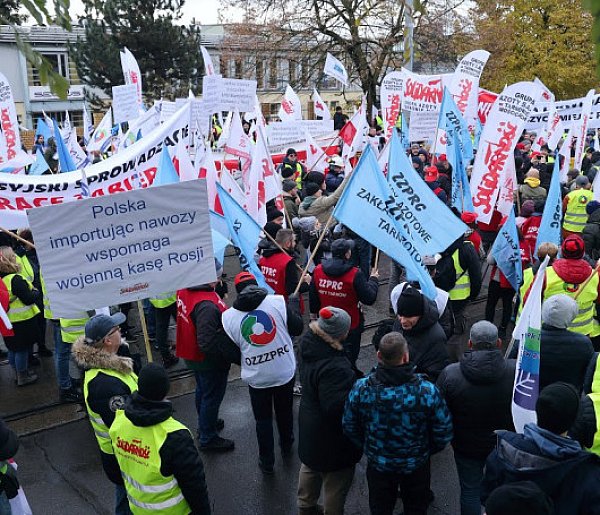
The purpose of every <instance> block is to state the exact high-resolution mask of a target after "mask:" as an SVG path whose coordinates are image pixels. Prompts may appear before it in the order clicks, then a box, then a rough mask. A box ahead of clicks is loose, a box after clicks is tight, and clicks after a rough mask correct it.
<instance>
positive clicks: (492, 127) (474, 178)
mask: <svg viewBox="0 0 600 515" xmlns="http://www.w3.org/2000/svg"><path fill="white" fill-rule="evenodd" d="M540 95H541V90H540V88H539V87H538V86H537V85H535V84H534V83H533V82H518V83H516V84H512V85H510V86H507V87H506V88H504V91H502V93H501V94H500V96H499V97H498V99H497V100H496V102H495V103H494V105H493V107H492V110H491V111H490V115H489V117H488V123H486V124H485V127H484V128H483V131H482V133H481V138H480V142H479V149H478V151H477V156H476V157H475V163H474V164H473V173H472V174H471V194H472V196H473V207H474V209H475V212H476V213H477V219H478V220H479V221H480V222H483V223H489V222H490V220H491V218H492V215H493V213H494V208H495V207H496V201H497V200H498V196H499V195H500V191H501V190H502V189H503V188H504V186H505V184H506V182H507V181H506V177H507V173H508V167H507V161H509V160H512V159H514V157H513V152H514V149H515V146H516V145H517V142H518V140H519V137H520V136H521V133H522V132H523V128H524V127H525V124H526V123H527V120H528V119H529V113H530V112H531V110H532V109H533V106H534V104H535V102H536V101H537V100H538V99H539V97H540Z"/></svg>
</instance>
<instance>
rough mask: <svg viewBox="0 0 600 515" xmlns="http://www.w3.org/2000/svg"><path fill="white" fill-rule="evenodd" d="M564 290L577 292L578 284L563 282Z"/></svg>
mask: <svg viewBox="0 0 600 515" xmlns="http://www.w3.org/2000/svg"><path fill="white" fill-rule="evenodd" d="M564 290H565V291H566V292H568V293H577V290H579V285H578V284H571V283H565V284H564Z"/></svg>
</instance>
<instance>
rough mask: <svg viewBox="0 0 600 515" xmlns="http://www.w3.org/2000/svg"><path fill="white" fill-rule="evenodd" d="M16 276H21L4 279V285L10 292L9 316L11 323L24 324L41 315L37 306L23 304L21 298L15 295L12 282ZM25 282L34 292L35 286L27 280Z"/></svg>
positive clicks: (5, 277)
mask: <svg viewBox="0 0 600 515" xmlns="http://www.w3.org/2000/svg"><path fill="white" fill-rule="evenodd" d="M15 275H20V274H8V275H5V276H4V277H3V278H2V280H3V281H4V284H5V285H6V289H7V290H8V295H9V297H8V298H9V302H10V305H9V306H8V313H7V314H8V319H9V320H10V321H11V322H24V321H25V320H29V319H30V318H33V317H34V316H35V315H37V314H39V312H40V310H39V308H38V307H37V306H36V305H35V304H30V305H29V306H28V305H27V304H25V303H23V301H22V300H21V299H19V297H17V296H16V295H14V294H13V292H12V280H13V277H14V276H15ZM25 282H26V283H27V286H29V289H31V290H32V289H33V285H32V284H31V283H30V282H29V281H28V280H27V279H25Z"/></svg>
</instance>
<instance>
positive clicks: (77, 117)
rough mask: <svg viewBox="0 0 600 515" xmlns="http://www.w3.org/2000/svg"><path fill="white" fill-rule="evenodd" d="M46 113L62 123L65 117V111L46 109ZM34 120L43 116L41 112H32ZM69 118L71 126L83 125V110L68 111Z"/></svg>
mask: <svg viewBox="0 0 600 515" xmlns="http://www.w3.org/2000/svg"><path fill="white" fill-rule="evenodd" d="M46 114H47V115H48V116H49V117H50V118H53V119H54V120H56V121H57V122H58V123H59V124H60V125H62V124H63V123H64V121H65V118H66V113H65V111H46ZM33 118H34V120H37V119H38V118H43V115H42V113H33ZM69 120H71V127H83V111H69Z"/></svg>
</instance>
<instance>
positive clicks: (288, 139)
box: [267, 120, 333, 147]
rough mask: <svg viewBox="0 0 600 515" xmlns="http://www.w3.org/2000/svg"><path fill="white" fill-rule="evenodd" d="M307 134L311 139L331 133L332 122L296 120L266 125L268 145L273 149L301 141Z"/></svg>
mask: <svg viewBox="0 0 600 515" xmlns="http://www.w3.org/2000/svg"><path fill="white" fill-rule="evenodd" d="M307 132H308V134H310V135H311V136H312V137H313V138H318V137H319V136H325V135H327V134H329V133H331V132H333V120H296V121H293V122H273V123H270V124H269V125H267V137H268V139H269V145H271V146H274V147H276V146H279V145H285V144H288V143H296V142H298V141H303V140H304V138H305V136H304V135H305V134H306V133H307Z"/></svg>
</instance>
